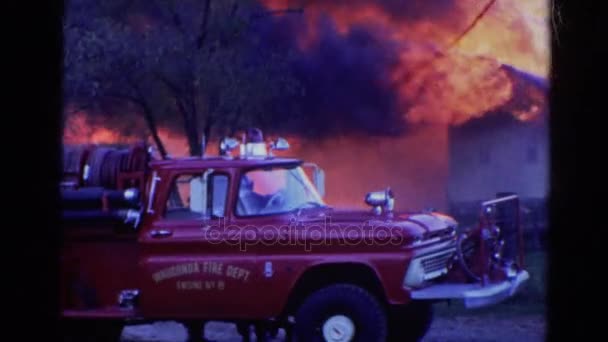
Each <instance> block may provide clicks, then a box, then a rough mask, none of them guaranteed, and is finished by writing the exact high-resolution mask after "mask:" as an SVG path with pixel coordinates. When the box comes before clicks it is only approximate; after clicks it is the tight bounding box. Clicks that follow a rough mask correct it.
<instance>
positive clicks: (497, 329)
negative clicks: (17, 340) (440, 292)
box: [123, 315, 545, 342]
mask: <svg viewBox="0 0 608 342" xmlns="http://www.w3.org/2000/svg"><path fill="white" fill-rule="evenodd" d="M544 332H545V318H544V316H543V315H526V316H511V317H498V316H491V315H483V316H481V315H480V316H456V317H437V318H436V319H435V321H434V323H433V325H432V326H431V330H430V331H429V333H428V335H427V336H426V338H425V339H424V340H423V342H462V341H474V342H490V341H492V342H503V341H505V342H507V341H522V342H523V341H526V342H536V341H538V342H542V341H544ZM205 336H206V337H207V338H208V339H210V340H214V341H218V342H219V341H222V342H238V341H241V338H240V335H239V334H238V333H237V331H236V327H235V326H234V324H228V323H220V322H210V323H208V324H207V328H206V329H205ZM186 337H187V336H186V330H185V329H184V327H183V326H182V325H181V324H179V323H176V322H157V323H154V324H147V325H138V326H130V327H126V328H125V330H124V331H123V341H125V342H126V341H129V342H183V341H185V340H186ZM283 337H284V334H283V331H281V332H280V333H279V337H278V338H277V339H276V340H275V341H283Z"/></svg>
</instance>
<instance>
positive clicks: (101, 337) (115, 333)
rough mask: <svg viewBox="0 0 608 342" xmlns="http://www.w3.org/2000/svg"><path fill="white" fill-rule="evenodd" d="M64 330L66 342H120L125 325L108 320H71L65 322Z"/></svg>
mask: <svg viewBox="0 0 608 342" xmlns="http://www.w3.org/2000/svg"><path fill="white" fill-rule="evenodd" d="M63 329H64V331H63V341H65V342H77V341H78V342H88V341H96V342H102V341H103V342H119V341H120V337H121V335H122V330H123V324H122V323H121V322H115V321H107V320H70V321H67V322H64V326H63Z"/></svg>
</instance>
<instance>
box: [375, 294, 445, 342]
mask: <svg viewBox="0 0 608 342" xmlns="http://www.w3.org/2000/svg"><path fill="white" fill-rule="evenodd" d="M433 318H434V313H433V305H432V304H431V303H429V302H422V301H413V302H411V303H410V304H407V305H404V306H395V307H391V308H390V309H389V317H388V339H387V341H390V342H417V341H420V340H422V338H423V337H424V336H425V335H426V334H427V333H428V331H429V329H430V328H431V324H432V323H433Z"/></svg>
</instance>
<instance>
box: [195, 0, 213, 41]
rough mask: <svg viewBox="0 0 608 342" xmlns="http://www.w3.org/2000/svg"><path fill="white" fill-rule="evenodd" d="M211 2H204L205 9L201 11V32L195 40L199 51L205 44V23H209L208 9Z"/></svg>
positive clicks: (208, 0) (207, 0) (206, 0)
mask: <svg viewBox="0 0 608 342" xmlns="http://www.w3.org/2000/svg"><path fill="white" fill-rule="evenodd" d="M210 5H211V0H205V8H204V9H203V22H202V23H201V32H200V34H199V36H198V38H197V39H196V47H197V48H198V49H199V50H200V49H202V48H203V46H204V44H205V38H206V37H207V23H208V21H209V11H210V10H209V8H210Z"/></svg>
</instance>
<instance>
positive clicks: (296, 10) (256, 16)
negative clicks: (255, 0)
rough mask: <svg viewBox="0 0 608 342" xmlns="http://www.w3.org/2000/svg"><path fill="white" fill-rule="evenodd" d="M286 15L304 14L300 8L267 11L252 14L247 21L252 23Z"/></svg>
mask: <svg viewBox="0 0 608 342" xmlns="http://www.w3.org/2000/svg"><path fill="white" fill-rule="evenodd" d="M288 13H297V14H302V13H304V8H303V7H300V8H285V9H279V10H269V11H264V12H259V13H254V14H252V15H251V16H250V17H249V19H250V20H251V21H253V20H256V19H260V18H265V17H270V16H273V15H279V14H288Z"/></svg>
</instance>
